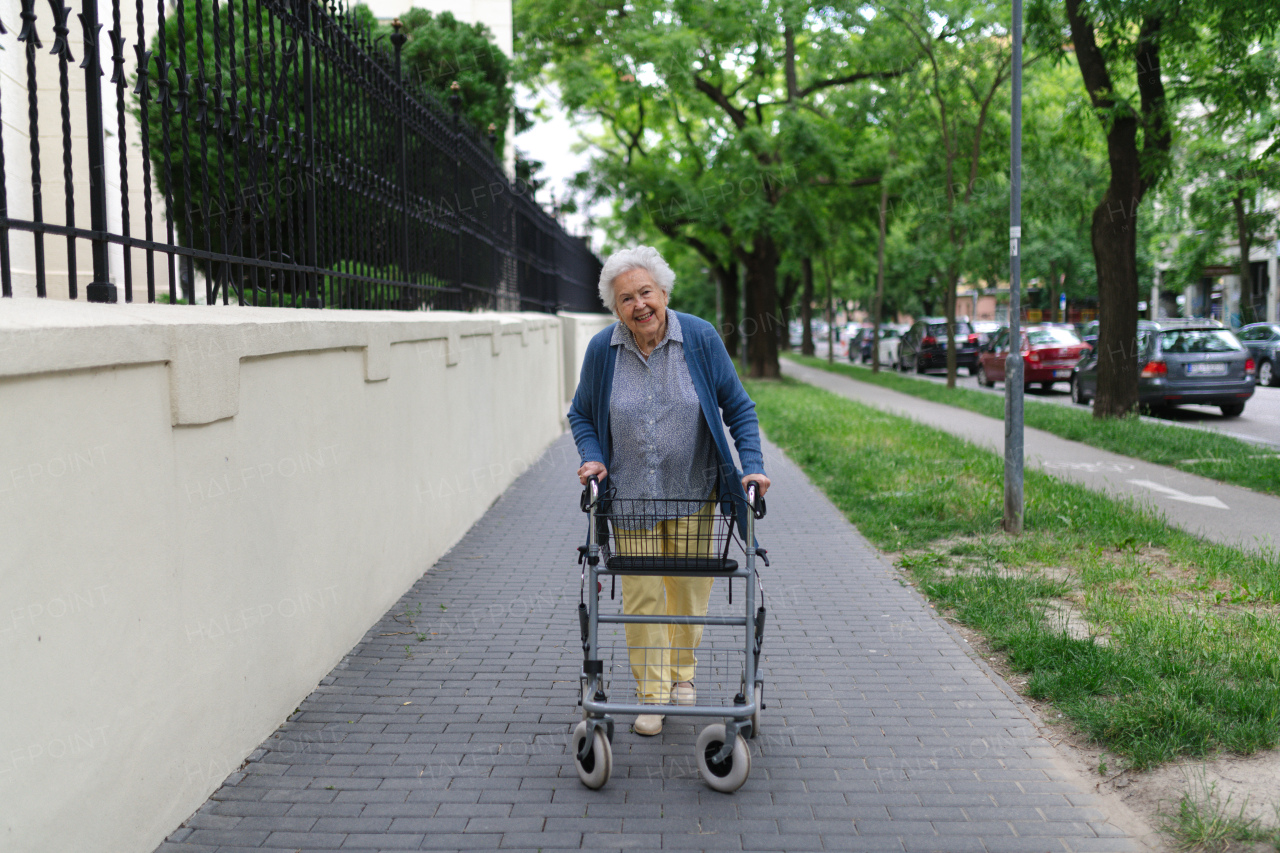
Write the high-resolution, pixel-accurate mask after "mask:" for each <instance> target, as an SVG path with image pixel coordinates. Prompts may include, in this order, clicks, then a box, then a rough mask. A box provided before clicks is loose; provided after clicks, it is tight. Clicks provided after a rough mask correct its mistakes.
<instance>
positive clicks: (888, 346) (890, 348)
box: [862, 323, 908, 367]
mask: <svg viewBox="0 0 1280 853" xmlns="http://www.w3.org/2000/svg"><path fill="white" fill-rule="evenodd" d="M907 328H908V327H907V326H903V325H900V324H898V323H881V324H880V340H879V342H878V343H877V344H876V347H877V349H879V350H880V366H881V367H888V366H889V365H891V364H893V363H894V362H895V360H896V359H897V357H898V342H899V341H900V340H901V339H902V333H903V332H905V331H906V330H907ZM871 338H872V336H871V335H867V337H866V339H865V340H863V342H862V363H863V364H870V363H871Z"/></svg>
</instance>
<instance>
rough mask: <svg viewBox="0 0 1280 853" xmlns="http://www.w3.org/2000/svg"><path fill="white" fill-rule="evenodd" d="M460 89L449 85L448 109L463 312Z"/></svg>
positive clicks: (456, 278)
mask: <svg viewBox="0 0 1280 853" xmlns="http://www.w3.org/2000/svg"><path fill="white" fill-rule="evenodd" d="M461 89H462V87H461V86H460V85H458V81H457V80H454V81H453V82H452V83H450V84H449V93H450V94H449V107H450V108H451V109H452V110H453V201H454V204H455V205H456V208H457V212H458V220H457V223H456V225H457V227H458V232H457V234H456V235H455V237H454V241H453V263H454V267H453V286H454V288H455V289H456V290H457V298H458V305H457V306H456V307H457V308H459V309H462V310H465V309H466V308H467V307H468V305H467V302H466V300H465V299H464V297H463V291H462V198H461V196H460V193H461V192H462V188H461V181H460V179H459V175H460V173H461V172H462V126H461V110H462V96H461V95H459V94H458V92H459V91H461Z"/></svg>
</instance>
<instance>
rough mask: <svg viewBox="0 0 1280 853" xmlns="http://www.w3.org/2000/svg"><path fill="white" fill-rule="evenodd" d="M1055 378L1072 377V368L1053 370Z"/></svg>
mask: <svg viewBox="0 0 1280 853" xmlns="http://www.w3.org/2000/svg"><path fill="white" fill-rule="evenodd" d="M1053 378H1054V379H1070V378H1071V371H1070V370H1055V371H1054V372H1053Z"/></svg>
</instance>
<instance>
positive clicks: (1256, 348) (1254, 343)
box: [1236, 323, 1280, 385]
mask: <svg viewBox="0 0 1280 853" xmlns="http://www.w3.org/2000/svg"><path fill="white" fill-rule="evenodd" d="M1236 337H1238V338H1239V339H1240V343H1242V344H1244V345H1245V346H1246V347H1248V348H1249V353H1250V355H1252V356H1253V360H1254V361H1255V362H1256V363H1257V365H1258V368H1257V374H1256V376H1257V379H1258V384H1259V385H1280V375H1277V374H1280V323H1252V324H1250V325H1248V326H1245V327H1244V328H1243V329H1241V330H1240V331H1239V332H1237V333H1236Z"/></svg>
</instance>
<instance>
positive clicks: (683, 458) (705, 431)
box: [569, 246, 769, 735]
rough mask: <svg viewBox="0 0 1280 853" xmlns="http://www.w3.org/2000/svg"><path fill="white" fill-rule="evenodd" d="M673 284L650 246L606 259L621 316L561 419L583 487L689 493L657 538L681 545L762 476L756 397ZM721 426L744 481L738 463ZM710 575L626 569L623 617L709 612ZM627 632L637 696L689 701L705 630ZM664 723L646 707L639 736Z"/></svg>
mask: <svg viewBox="0 0 1280 853" xmlns="http://www.w3.org/2000/svg"><path fill="white" fill-rule="evenodd" d="M674 284H675V273H674V272H673V271H672V270H671V267H670V266H668V265H667V262H666V261H664V260H663V259H662V256H661V255H660V254H658V251H657V250H656V249H654V248H652V247H649V246H639V247H636V248H634V249H625V250H623V251H620V252H615V253H614V254H613V255H612V256H610V258H609V260H608V261H606V262H605V265H604V269H603V270H602V271H601V273H600V299H601V300H602V301H603V302H604V304H605V307H607V308H608V309H609V310H611V311H612V312H613V313H614V315H615V316H616V317H617V318H618V319H619V321H620V322H618V323H614V324H613V325H612V326H610V327H609V328H607V329H605V330H603V331H602V332H600V333H599V334H597V335H596V336H595V337H594V338H592V340H591V343H590V344H589V345H588V346H587V353H586V357H585V359H584V361H583V363H582V376H581V378H580V380H579V382H578V390H577V393H576V394H575V395H574V398H573V405H572V406H571V407H570V409H569V423H570V424H571V425H572V427H573V438H574V441H575V442H576V443H577V445H578V453H579V455H580V456H581V458H582V467H580V468H579V469H578V479H579V480H580V481H581V482H582V483H583V484H584V485H585V484H586V483H587V481H588V480H589V479H590V478H591V477H598V478H599V479H600V480H601V483H602V487H606V488H613V489H614V490H615V492H614V493H615V495H616V497H619V498H646V499H648V498H652V499H670V498H689V499H695V500H694V501H693V502H692V503H691V504H690V506H691V507H697V506H698V505H699V504H701V505H702V509H701V510H699V511H697V512H695V513H694V514H693V515H691V516H688V517H685V518H676V519H671V520H669V521H665V522H662V525H663V529H662V534H661V535H663V536H665V537H669V539H670V544H671V546H672V547H673V548H679V547H687V545H682V544H681V543H688V542H690V540H691V539H693V540H696V539H697V538H698V534H697V532H696V531H697V530H699V529H701V528H702V527H703V526H704V525H705V523H706V521H707V519H708V518H709V516H710V513H711V509H712V506H713V502H714V501H715V500H716V499H718V498H724V497H728V498H729V499H731V500H733V501H734V502H735V503H736V504H737V505H738V507H739V517H745V515H744V513H745V512H746V488H747V484H748V483H750V482H753V481H754V482H755V483H756V484H757V486H756V488H757V490H758V492H759V494H760V495H762V496H763V495H764V493H765V492H766V491H767V490H768V488H769V478H768V477H766V476H765V473H764V458H763V456H762V455H761V453H760V430H759V424H758V422H757V421H756V413H755V404H754V403H753V402H751V398H750V397H748V396H747V392H746V391H745V390H744V389H743V387H742V383H741V382H739V381H738V375H737V373H735V372H734V369H733V361H732V360H731V359H730V358H729V353H728V352H727V351H726V350H725V348H724V344H723V343H722V342H721V340H720V336H719V335H717V334H716V331H715V328H714V327H713V326H712V325H711V324H710V323H708V322H707V321H705V320H702V319H700V318H698V317H694V316H692V315H690V314H681V313H679V312H676V311H672V310H671V309H669V308H667V301H668V298H669V296H670V294H671V288H672V286H673V285H674ZM722 413H723V414H722ZM722 417H723V423H722V420H721V418H722ZM724 424H727V425H728V427H729V431H730V433H731V434H732V436H733V442H734V445H735V446H736V447H737V450H738V458H739V459H740V460H741V462H742V467H743V471H745V472H746V473H745V476H744V475H743V473H741V472H739V471H737V470H736V469H735V468H734V465H733V457H732V456H731V455H730V453H729V444H728V442H727V441H726V440H725V435H724ZM606 478H608V479H607V482H606ZM690 525H692V526H693V528H692V529H694V530H695V533H694V535H693V536H692V537H690V536H689V531H690V529H691V528H690ZM713 581H714V578H709V577H657V576H644V575H624V576H623V578H622V603H623V612H625V613H630V614H643V615H665V616H676V615H687V616H705V615H706V613H707V602H708V600H709V599H710V597H711V585H712V582H713ZM626 634H627V646H628V648H629V649H630V659H631V672H632V675H633V676H634V677H635V680H636V690H637V693H638V695H639V696H640V701H641V702H643V703H646V704H649V703H652V704H655V705H665V704H668V703H669V702H674V703H675V704H680V705H690V704H694V702H695V701H696V698H697V693H696V691H695V688H694V685H693V677H694V673H695V671H696V667H697V658H696V656H695V655H694V649H696V648H697V647H698V645H699V643H701V641H702V626H701V625H665V624H628V625H627V626H626ZM662 720H663V716H662V715H661V714H642V715H640V716H638V717H637V718H636V721H635V724H634V728H635V731H636V732H637V733H638V734H642V735H656V734H658V733H659V732H661V731H662Z"/></svg>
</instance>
